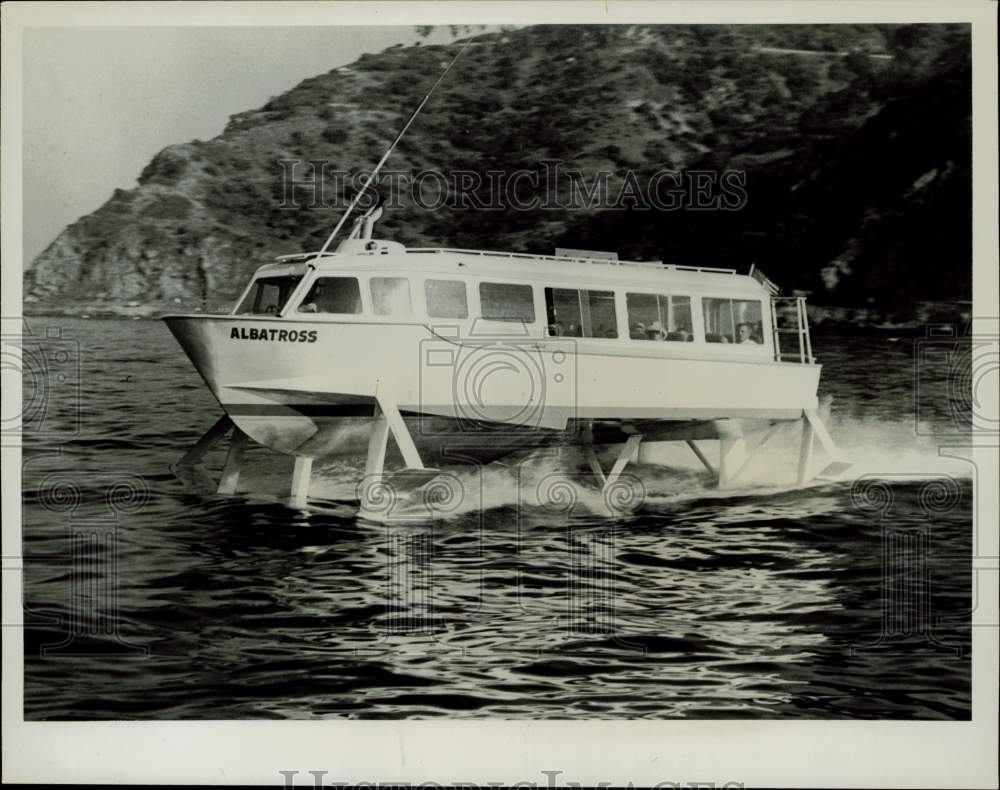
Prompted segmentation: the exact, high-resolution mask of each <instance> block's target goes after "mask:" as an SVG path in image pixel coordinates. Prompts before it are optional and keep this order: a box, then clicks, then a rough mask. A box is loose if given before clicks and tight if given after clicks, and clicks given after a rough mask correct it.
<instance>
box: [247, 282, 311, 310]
mask: <svg viewBox="0 0 1000 790" xmlns="http://www.w3.org/2000/svg"><path fill="white" fill-rule="evenodd" d="M301 279H302V278H301V277H261V278H260V279H259V280H257V281H256V282H254V284H253V288H251V289H250V292H249V293H248V294H247V295H246V298H244V299H243V301H242V302H240V306H239V307H238V308H237V309H236V312H237V314H239V315H246V314H251V315H275V314H276V313H279V312H280V311H281V308H282V307H284V306H285V302H287V301H288V297H289V296H291V295H292V291H294V290H295V287H296V286H297V285H298V284H299V281H300V280H301Z"/></svg>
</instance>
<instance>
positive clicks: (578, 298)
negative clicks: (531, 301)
mask: <svg viewBox="0 0 1000 790" xmlns="http://www.w3.org/2000/svg"><path fill="white" fill-rule="evenodd" d="M545 309H546V311H547V312H548V322H549V328H548V333H549V336H550V337H606V338H615V337H618V317H617V314H616V313H615V295H614V293H613V292H611V291H578V290H576V289H575V288H546V289H545Z"/></svg>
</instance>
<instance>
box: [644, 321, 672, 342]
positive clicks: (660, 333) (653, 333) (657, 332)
mask: <svg viewBox="0 0 1000 790" xmlns="http://www.w3.org/2000/svg"><path fill="white" fill-rule="evenodd" d="M646 339H647V340H666V339H667V332H666V330H665V329H664V328H663V324H661V323H660V322H659V321H653V323H651V324H650V325H649V326H648V327H646Z"/></svg>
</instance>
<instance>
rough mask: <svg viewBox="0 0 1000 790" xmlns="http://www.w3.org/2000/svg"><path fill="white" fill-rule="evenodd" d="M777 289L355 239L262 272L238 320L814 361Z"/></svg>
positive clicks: (581, 260) (616, 265) (620, 264)
mask: <svg viewBox="0 0 1000 790" xmlns="http://www.w3.org/2000/svg"><path fill="white" fill-rule="evenodd" d="M776 292H777V289H776V288H775V286H773V284H772V283H770V281H768V280H767V278H766V277H764V276H763V275H761V274H760V273H759V272H757V273H753V272H751V274H749V275H741V274H737V273H736V271H735V270H733V269H719V268H704V267H689V266H674V265H669V264H664V263H661V262H659V261H652V262H647V261H618V260H615V259H609V258H588V257H568V256H562V255H559V256H557V255H528V254H520V253H504V252H485V251H480V250H460V249H437V248H417V249H407V248H405V247H404V246H403V245H401V244H399V243H396V242H391V241H382V240H377V239H357V238H351V239H348V240H346V241H344V242H343V243H342V244H341V245H340V247H339V248H338V249H337V250H336V252H330V253H323V254H317V253H305V254H301V255H290V256H284V257H282V258H279V259H278V262H277V263H273V264H268V265H265V266H262V267H260V269H258V270H257V272H256V273H255V274H254V277H253V279H252V281H251V282H250V284H249V285H248V286H247V288H246V290H245V291H244V293H243V294H242V295H241V297H240V298H239V299H238V301H237V303H236V307H235V308H234V310H233V314H234V315H241V316H269V317H273V318H280V319H283V320H289V321H296V322H322V323H342V322H351V323H359V322H360V323H377V324H385V323H419V324H425V325H430V326H432V327H434V328H437V327H438V326H439V325H448V326H450V327H452V328H457V330H458V336H481V335H484V334H485V335H512V334H513V335H518V336H521V337H528V338H546V337H559V338H577V339H578V341H579V343H578V345H577V346H576V347H577V350H578V353H588V352H590V353H598V354H607V353H615V352H616V351H622V352H625V353H628V352H644V353H650V352H651V353H653V354H655V355H656V356H661V355H662V356H692V355H696V356H710V357H718V356H724V357H728V358H734V357H735V358H745V359H756V360H762V359H772V360H774V361H779V362H780V361H794V362H801V363H808V364H811V363H813V362H814V360H813V357H812V349H811V345H810V341H809V331H808V325H807V322H806V314H805V305H804V300H803V299H801V298H799V297H790V298H789V297H785V298H783V297H779V296H777V295H776ZM452 334H454V332H452Z"/></svg>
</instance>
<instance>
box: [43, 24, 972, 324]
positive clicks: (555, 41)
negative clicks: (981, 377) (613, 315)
mask: <svg viewBox="0 0 1000 790" xmlns="http://www.w3.org/2000/svg"><path fill="white" fill-rule="evenodd" d="M459 46H460V42H456V43H455V44H453V45H450V46H414V47H394V48H391V49H389V50H386V51H385V52H382V53H380V54H378V55H372V56H364V57H362V58H361V59H360V60H358V61H357V62H355V63H353V64H350V65H349V66H347V67H343V68H338V69H334V70H332V71H330V72H329V73H326V74H321V75H319V76H317V77H314V78H312V79H308V80H306V81H304V82H302V83H301V84H299V85H298V86H296V87H295V88H293V89H292V90H290V91H288V92H287V93H285V94H283V95H281V96H278V97H276V98H273V99H272V100H271V101H269V102H268V103H267V104H265V105H264V106H263V107H261V108H258V109H255V110H249V111H247V112H244V113H240V114H238V115H235V116H233V117H232V118H231V119H230V122H229V124H228V125H227V127H226V129H225V131H224V132H223V133H222V134H221V135H219V136H218V137H216V138H214V139H212V140H209V141H199V140H195V141H192V142H188V143H181V144H178V145H174V146H171V147H169V148H167V149H165V150H164V151H162V152H160V153H159V154H157V156H156V157H154V158H153V160H152V161H151V162H150V163H149V165H148V166H147V167H146V168H145V169H144V170H143V172H142V174H141V175H140V177H139V183H138V185H137V186H136V187H135V188H133V189H129V190H117V191H116V192H115V194H114V195H113V196H112V197H111V198H110V199H109V200H108V201H107V203H105V204H104V205H103V206H102V207H101V208H99V209H98V210H97V211H95V212H93V213H92V214H90V215H88V216H85V217H83V218H81V219H80V220H79V221H77V222H76V223H74V224H73V225H71V226H69V227H68V228H67V229H66V230H65V231H64V232H63V233H62V234H60V236H59V237H58V238H57V239H56V240H55V241H54V242H53V243H52V244H51V245H50V246H49V247H48V248H47V249H46V250H45V251H44V252H42V254H41V255H39V256H38V257H37V258H36V259H35V260H34V261H33V262H31V264H30V265H29V268H28V269H27V271H26V274H25V294H26V301H27V302H28V304H27V305H26V308H27V309H28V310H30V311H33V312H45V311H59V312H81V311H87V312H101V311H102V310H109V309H112V308H114V307H115V306H116V305H123V304H127V303H128V302H132V301H138V302H141V303H142V304H143V305H149V306H150V308H152V309H167V308H177V307H178V305H182V306H184V307H185V308H196V307H202V306H209V307H212V306H218V305H219V304H220V303H225V302H228V301H230V300H231V299H233V298H234V297H235V295H236V294H237V293H238V292H239V290H240V289H241V287H242V285H243V284H244V282H245V280H246V278H247V276H248V274H249V273H250V272H251V271H252V270H253V269H254V268H255V267H256V266H258V265H259V264H261V263H263V262H267V261H268V260H269V259H271V258H272V257H273V256H275V255H280V254H286V253H292V252H300V251H305V250H312V249H316V248H318V247H319V246H320V245H321V244H322V242H323V240H324V239H325V237H326V235H327V233H329V231H330V229H332V227H333V225H334V224H335V223H336V220H337V218H338V217H339V210H337V209H335V208H332V207H323V206H315V207H310V205H309V200H308V194H307V193H306V194H305V195H304V193H302V192H301V191H300V192H298V193H296V195H297V197H298V207H297V208H294V207H293V208H289V207H287V196H286V195H285V192H284V185H283V182H282V167H281V165H280V160H303V161H305V160H325V161H326V162H327V163H328V164H327V167H328V168H329V169H331V170H343V171H351V170H354V171H357V170H364V169H366V168H370V167H372V166H373V165H374V164H375V163H376V162H377V161H378V159H379V157H380V156H381V155H382V153H383V152H384V151H385V149H386V147H387V146H388V144H389V142H390V141H391V139H392V138H393V137H394V135H395V133H396V131H397V130H398V129H399V128H400V127H401V126H402V124H403V123H404V122H405V119H406V117H407V116H408V115H409V113H410V112H411V110H412V109H413V108H414V107H415V106H416V105H417V104H418V103H419V101H420V99H421V98H422V96H423V94H424V93H425V92H426V90H427V89H428V87H429V86H430V84H431V83H432V82H433V80H434V79H435V78H436V76H437V75H438V74H439V73H440V69H441V67H442V64H445V63H447V62H448V60H450V58H451V57H453V55H454V53H456V52H457V51H458V47H459ZM968 58H969V54H968V30H967V28H966V27H964V26H959V25H954V26H942V25H935V26H930V25H911V26H874V25H826V26H822V25H821V26H796V25H784V26H751V25H747V26H627V27H626V26H621V27H577V26H559V27H549V26H540V27H533V28H526V29H521V30H516V31H506V32H501V33H495V34H489V35H482V36H479V37H477V38H476V40H475V44H474V45H473V46H471V47H470V48H469V50H468V51H467V52H466V53H465V55H464V56H463V58H462V59H461V60H460V61H459V62H458V64H457V65H456V66H455V68H454V70H453V71H452V73H451V74H450V75H449V77H448V78H447V80H446V81H445V82H444V83H443V84H442V86H441V88H440V89H439V91H438V92H437V93H436V94H435V95H434V97H433V99H432V100H431V102H430V103H429V104H428V105H427V107H426V108H425V110H424V112H423V113H422V114H421V116H420V117H419V118H418V120H417V122H416V123H415V124H414V126H413V127H412V129H411V130H410V133H409V134H408V135H407V137H406V138H404V140H403V142H402V144H401V145H400V146H399V148H398V149H397V150H396V152H395V153H394V154H393V156H392V158H391V159H390V160H389V163H388V165H387V168H388V169H390V170H395V171H401V170H402V171H407V172H410V173H418V172H420V171H422V170H427V169H436V170H440V171H442V172H444V173H449V172H454V171H456V170H468V171H473V172H479V173H484V172H485V171H487V170H495V171H500V172H504V173H508V174H509V173H513V172H514V171H517V170H524V171H527V172H528V173H537V174H540V175H541V176H544V173H545V172H546V168H547V167H548V168H551V166H552V165H551V162H552V161H553V160H559V161H560V163H561V164H560V167H562V168H564V169H565V171H573V170H575V171H578V172H579V173H580V175H581V177H582V178H583V179H584V180H585V181H587V182H589V181H590V180H592V179H593V178H595V177H596V176H597V175H598V174H599V173H607V174H608V179H609V192H610V194H611V195H618V194H619V192H620V191H621V189H622V186H623V185H624V184H625V182H626V179H628V178H634V179H635V183H637V184H639V190H640V192H642V190H645V189H646V188H647V187H646V185H647V184H648V183H649V181H650V178H651V177H652V176H654V175H655V174H656V173H657V172H659V171H662V170H664V169H670V170H674V171H680V172H683V173H691V172H694V171H712V172H715V173H721V172H723V171H727V170H736V171H742V172H744V173H745V194H746V198H747V200H746V205H745V206H744V207H741V208H740V209H739V210H732V211H726V210H713V211H705V210H701V211H694V210H690V209H680V210H661V209H656V208H653V209H648V210H647V209H642V208H639V207H638V206H639V205H641V204H642V203H643V202H644V201H643V199H644V198H648V197H650V196H649V195H643V194H640V195H639V196H638V199H637V200H635V201H632V202H629V201H627V200H626V201H624V204H623V205H622V206H621V207H620V208H615V209H611V208H603V209H601V208H587V207H585V206H576V207H563V208H557V207H546V208H539V209H538V210H535V211H517V210H515V209H514V208H512V207H510V206H509V205H508V206H507V207H505V208H503V209H501V210H495V211H486V210H475V209H474V208H471V207H468V206H466V207H462V206H454V207H451V208H443V209H439V210H427V209H426V208H422V207H421V206H420V205H417V204H416V203H415V202H414V200H413V198H412V195H411V194H410V193H409V191H408V190H404V191H403V193H402V195H401V198H400V203H401V205H400V206H399V207H398V208H394V209H391V210H387V211H386V213H385V217H384V218H383V220H382V222H380V223H379V226H378V233H379V235H380V236H382V237H384V238H392V239H395V240H397V241H401V242H403V243H405V244H408V245H420V246H437V245H445V246H455V247H481V248H487V249H509V250H517V251H524V252H551V250H552V249H553V248H554V247H556V246H561V247H574V248H589V249H606V250H617V251H619V252H620V253H621V254H622V255H623V256H626V257H639V258H653V257H655V258H662V259H663V260H667V261H670V262H674V263H680V264H701V265H724V266H733V267H737V268H740V269H744V270H745V268H746V267H748V266H749V264H750V263H757V264H758V265H759V266H761V267H763V268H764V269H765V271H767V272H768V274H769V275H770V276H771V277H772V279H775V280H777V281H778V282H780V283H781V284H782V285H783V286H785V287H786V289H801V290H806V291H809V292H811V293H812V296H813V299H814V300H815V301H816V302H818V303H824V302H825V303H827V304H836V305H859V304H864V303H865V302H866V300H869V299H872V298H873V299H875V300H877V301H883V302H886V303H890V302H892V303H906V304H909V303H915V302H917V301H920V300H924V301H926V300H963V299H969V298H971V296H970V294H971V193H970V183H971V181H970V179H971V96H970V66H969V59H968ZM546 163H548V164H546ZM298 172H299V173H300V177H301V173H302V170H301V169H300V170H299V171H298ZM629 173H632V174H633V175H632V176H629ZM329 183H332V182H329ZM526 183H527V180H524V181H522V182H521V185H522V186H521V188H519V189H518V190H517V195H518V196H519V197H521V198H522V199H525V200H528V199H530V198H531V197H533V196H534V197H538V196H539V194H538V191H537V190H534V189H533V188H532V187H531V186H524V185H525V184H526ZM385 190H386V188H385V186H384V185H383V192H385ZM488 191H489V190H488V188H487V187H486V186H484V187H482V188H481V189H480V190H479V193H480V196H481V197H483V198H484V199H486V198H487V197H488V195H487V193H488ZM556 192H557V193H558V195H559V197H560V199H561V201H560V202H562V203H564V204H566V203H568V202H569V198H570V196H571V194H572V185H571V183H570V182H569V181H560V182H558V186H557V188H556ZM346 197H349V194H348V195H346ZM542 197H543V198H544V195H542ZM550 197H551V196H550ZM283 201H286V205H285V206H283V205H282V204H283Z"/></svg>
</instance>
